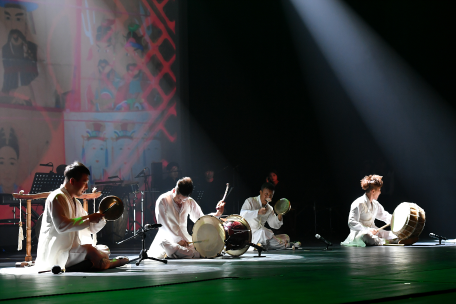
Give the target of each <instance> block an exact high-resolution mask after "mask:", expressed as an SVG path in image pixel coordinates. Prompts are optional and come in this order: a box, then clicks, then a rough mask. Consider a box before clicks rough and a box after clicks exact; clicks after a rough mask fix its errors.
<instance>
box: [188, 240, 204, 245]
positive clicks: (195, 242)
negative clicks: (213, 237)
mask: <svg viewBox="0 0 456 304" xmlns="http://www.w3.org/2000/svg"><path fill="white" fill-rule="evenodd" d="M207 241H208V240H202V241H195V242H187V244H197V243H202V242H207Z"/></svg>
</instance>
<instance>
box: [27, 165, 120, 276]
mask: <svg viewBox="0 0 456 304" xmlns="http://www.w3.org/2000/svg"><path fill="white" fill-rule="evenodd" d="M89 175H90V171H89V169H88V168H87V167H86V166H84V165H83V164H82V163H80V162H74V163H73V164H71V165H69V166H67V167H66V168H65V172H64V176H65V181H64V184H63V185H62V186H61V187H60V189H57V190H55V191H53V192H52V193H51V194H50V195H49V196H48V198H47V200H46V205H45V208H44V213H43V220H42V223H41V229H40V234H39V241H38V249H37V257H36V261H35V266H36V268H38V270H39V271H50V270H51V268H53V267H54V266H56V265H58V266H60V268H61V269H68V267H72V266H77V265H78V264H80V263H83V262H84V261H85V260H89V261H90V262H91V264H93V266H92V268H93V269H96V270H104V269H108V268H114V267H118V266H122V265H124V264H126V263H128V262H129V260H128V259H127V258H121V259H112V260H110V259H109V254H110V251H109V248H108V247H107V246H104V245H95V244H94V243H95V242H94V241H93V240H92V237H91V234H96V233H97V232H98V231H100V230H101V229H102V228H103V227H104V225H105V224H106V221H105V219H104V217H105V214H103V213H101V212H100V213H98V212H97V213H92V214H90V215H87V212H85V210H84V209H83V207H82V205H81V203H80V202H79V201H78V200H77V199H76V197H79V196H81V195H82V194H83V193H84V192H85V190H86V189H87V183H88V182H89ZM105 211H107V210H105ZM89 264H90V263H89ZM73 268H74V267H73Z"/></svg>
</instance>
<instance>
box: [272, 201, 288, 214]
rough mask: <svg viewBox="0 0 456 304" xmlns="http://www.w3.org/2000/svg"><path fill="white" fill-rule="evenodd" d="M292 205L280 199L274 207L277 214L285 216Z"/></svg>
mask: <svg viewBox="0 0 456 304" xmlns="http://www.w3.org/2000/svg"><path fill="white" fill-rule="evenodd" d="M290 207H291V204H290V201H289V200H287V199H286V198H281V199H279V200H278V201H277V202H276V203H275V205H274V211H275V212H276V213H277V214H285V213H287V212H288V211H289V210H290Z"/></svg>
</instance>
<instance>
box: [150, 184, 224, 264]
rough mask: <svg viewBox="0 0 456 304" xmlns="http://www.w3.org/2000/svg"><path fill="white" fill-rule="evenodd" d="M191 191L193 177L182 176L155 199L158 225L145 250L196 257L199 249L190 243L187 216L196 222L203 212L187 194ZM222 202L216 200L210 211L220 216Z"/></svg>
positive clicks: (173, 256)
mask: <svg viewBox="0 0 456 304" xmlns="http://www.w3.org/2000/svg"><path fill="white" fill-rule="evenodd" d="M192 191H193V181H192V179H191V178H190V177H184V178H182V179H179V180H178V181H177V184H176V187H174V188H173V189H171V190H170V191H168V192H166V193H163V194H162V195H160V196H159V198H158V199H157V203H156V205H155V214H156V217H157V223H158V224H161V225H162V227H161V228H160V229H159V231H158V233H157V235H156V236H155V239H154V241H153V243H152V245H151V246H150V249H149V251H148V253H149V255H150V256H152V257H155V258H164V257H167V258H177V259H179V258H185V259H191V258H200V253H199V252H198V251H197V250H196V249H195V247H194V245H193V244H191V237H190V235H189V234H188V232H187V218H188V216H190V219H191V220H192V221H193V222H196V221H197V220H198V219H199V218H200V217H202V216H204V213H203V211H202V210H201V207H200V206H199V205H198V204H197V203H196V201H195V200H194V199H192V198H191V197H190V194H191V193H192ZM224 206H225V202H223V201H220V202H218V204H217V206H216V209H217V211H216V212H215V213H213V214H212V215H213V216H215V217H220V216H221V215H222V214H223V210H224V208H225V207H224Z"/></svg>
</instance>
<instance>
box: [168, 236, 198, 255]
mask: <svg viewBox="0 0 456 304" xmlns="http://www.w3.org/2000/svg"><path fill="white" fill-rule="evenodd" d="M160 246H161V247H162V248H163V250H164V251H165V252H166V255H167V256H168V258H170V259H199V258H200V257H201V256H200V254H199V252H198V251H196V249H195V247H193V245H192V244H191V245H190V246H188V247H184V246H181V245H179V244H177V243H172V242H170V241H168V240H163V241H162V242H161V243H160Z"/></svg>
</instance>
